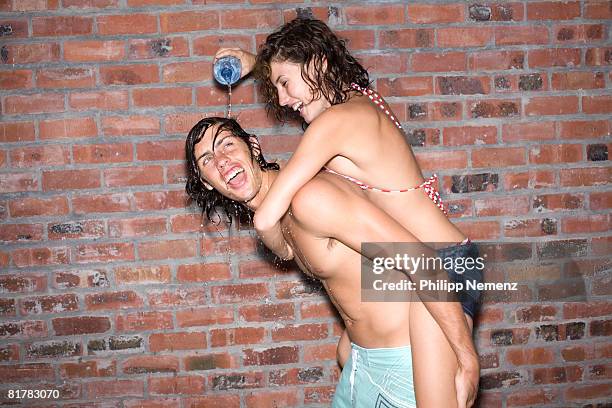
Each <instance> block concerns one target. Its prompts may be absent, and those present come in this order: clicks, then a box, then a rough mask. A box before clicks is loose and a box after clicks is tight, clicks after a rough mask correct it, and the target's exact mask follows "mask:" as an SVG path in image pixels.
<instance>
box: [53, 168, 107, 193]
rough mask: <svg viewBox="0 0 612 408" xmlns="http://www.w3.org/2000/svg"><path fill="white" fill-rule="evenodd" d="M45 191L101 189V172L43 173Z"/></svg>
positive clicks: (93, 170)
mask: <svg viewBox="0 0 612 408" xmlns="http://www.w3.org/2000/svg"><path fill="white" fill-rule="evenodd" d="M42 187H43V190H44V191H52V190H80V189H86V188H98V187H100V171H99V170H96V169H83V170H56V171H43V173H42Z"/></svg>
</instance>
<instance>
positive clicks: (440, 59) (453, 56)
mask: <svg viewBox="0 0 612 408" xmlns="http://www.w3.org/2000/svg"><path fill="white" fill-rule="evenodd" d="M410 67H411V68H412V70H413V71H414V72H446V71H465V70H466V68H467V61H466V55H465V53H463V52H419V53H414V54H412V61H411V63H410Z"/></svg>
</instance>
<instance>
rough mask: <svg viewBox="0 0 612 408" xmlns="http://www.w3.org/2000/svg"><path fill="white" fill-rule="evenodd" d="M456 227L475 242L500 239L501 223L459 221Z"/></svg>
mask: <svg viewBox="0 0 612 408" xmlns="http://www.w3.org/2000/svg"><path fill="white" fill-rule="evenodd" d="M455 225H456V226H457V227H458V228H459V229H460V230H461V231H462V232H463V233H465V234H466V235H467V236H469V237H470V238H471V239H474V240H478V239H481V240H486V239H495V238H498V237H499V230H500V227H499V223H498V222H497V221H470V222H468V221H458V222H455Z"/></svg>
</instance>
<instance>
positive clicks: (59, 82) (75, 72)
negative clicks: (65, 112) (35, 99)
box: [36, 68, 95, 88]
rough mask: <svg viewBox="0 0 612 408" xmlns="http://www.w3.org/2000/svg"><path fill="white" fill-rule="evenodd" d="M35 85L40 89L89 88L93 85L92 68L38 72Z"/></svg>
mask: <svg viewBox="0 0 612 408" xmlns="http://www.w3.org/2000/svg"><path fill="white" fill-rule="evenodd" d="M36 84H37V85H38V87H40V88H91V87H93V86H94V85H95V77H94V71H93V69H92V68H63V69H53V70H52V69H45V70H39V71H38V74H37V79H36Z"/></svg>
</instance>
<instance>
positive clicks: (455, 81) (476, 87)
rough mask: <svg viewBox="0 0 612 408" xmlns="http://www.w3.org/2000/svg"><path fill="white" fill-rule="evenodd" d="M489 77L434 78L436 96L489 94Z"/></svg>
mask: <svg viewBox="0 0 612 408" xmlns="http://www.w3.org/2000/svg"><path fill="white" fill-rule="evenodd" d="M490 82H491V79H490V78H489V77H484V76H480V77H470V76H447V77H443V76H439V77H437V78H436V94H440V95H475V94H488V93H489V92H490V88H491V86H490Z"/></svg>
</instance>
